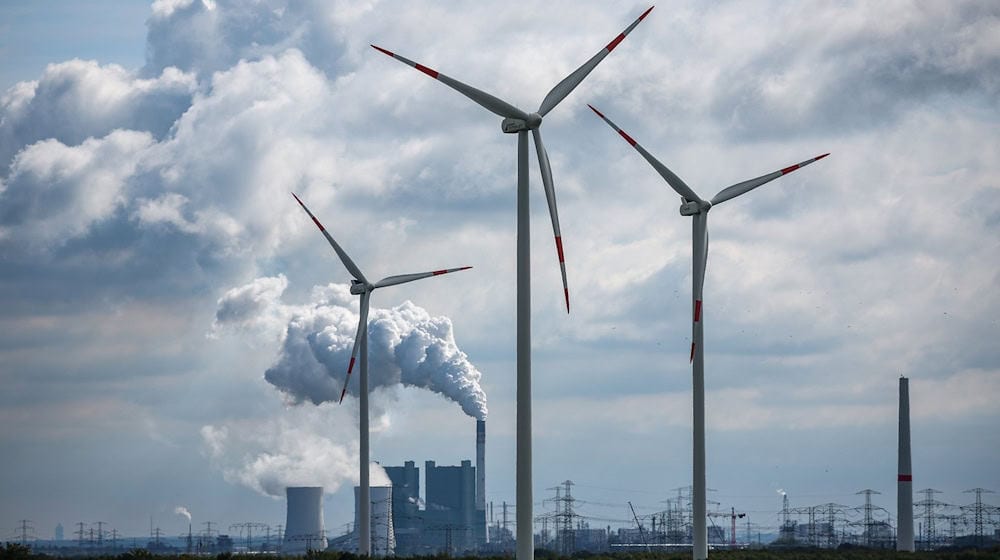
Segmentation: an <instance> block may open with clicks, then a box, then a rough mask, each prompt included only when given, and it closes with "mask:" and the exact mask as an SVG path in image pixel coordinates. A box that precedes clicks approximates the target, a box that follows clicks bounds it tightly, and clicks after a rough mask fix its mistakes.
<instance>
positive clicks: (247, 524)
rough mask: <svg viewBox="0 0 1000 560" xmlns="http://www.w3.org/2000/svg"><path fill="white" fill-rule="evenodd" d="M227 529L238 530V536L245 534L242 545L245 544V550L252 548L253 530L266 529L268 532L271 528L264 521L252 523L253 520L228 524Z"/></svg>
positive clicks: (248, 550) (241, 536)
mask: <svg viewBox="0 0 1000 560" xmlns="http://www.w3.org/2000/svg"><path fill="white" fill-rule="evenodd" d="M229 529H230V530H232V529H237V530H238V531H239V535H240V538H243V535H244V533H245V534H246V540H244V541H243V543H244V546H246V549H247V552H250V551H251V550H253V531H254V530H257V531H258V532H259V531H264V530H266V531H268V533H270V530H271V528H270V527H269V526H268V525H265V524H264V523H254V522H253V521H244V522H243V523H233V524H232V525H230V526H229ZM269 536H270V535H269Z"/></svg>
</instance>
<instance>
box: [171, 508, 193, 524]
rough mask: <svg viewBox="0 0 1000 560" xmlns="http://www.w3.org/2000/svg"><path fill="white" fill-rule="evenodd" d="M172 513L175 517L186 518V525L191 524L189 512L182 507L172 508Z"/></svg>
mask: <svg viewBox="0 0 1000 560" xmlns="http://www.w3.org/2000/svg"><path fill="white" fill-rule="evenodd" d="M174 513H175V514H177V515H183V516H184V517H187V520H188V523H191V512H190V511H188V508H186V507H184V506H177V507H175V508H174Z"/></svg>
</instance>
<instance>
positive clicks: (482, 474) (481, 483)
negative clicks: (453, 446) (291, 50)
mask: <svg viewBox="0 0 1000 560" xmlns="http://www.w3.org/2000/svg"><path fill="white" fill-rule="evenodd" d="M476 523H477V525H480V526H479V527H477V531H476V533H478V534H479V535H480V538H479V540H480V541H481V542H489V531H488V530H487V528H486V420H476Z"/></svg>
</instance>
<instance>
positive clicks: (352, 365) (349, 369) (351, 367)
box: [344, 357, 354, 385]
mask: <svg viewBox="0 0 1000 560" xmlns="http://www.w3.org/2000/svg"><path fill="white" fill-rule="evenodd" d="M352 369H354V358H353V357H352V358H351V363H350V364H349V365H348V366H347V375H350V374H351V370H352ZM344 384H345V385H346V384H347V381H344Z"/></svg>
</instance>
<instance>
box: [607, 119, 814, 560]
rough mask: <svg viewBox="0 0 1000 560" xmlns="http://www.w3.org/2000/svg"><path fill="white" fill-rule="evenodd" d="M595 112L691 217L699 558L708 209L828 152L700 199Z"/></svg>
mask: <svg viewBox="0 0 1000 560" xmlns="http://www.w3.org/2000/svg"><path fill="white" fill-rule="evenodd" d="M588 107H590V108H591V109H592V110H593V111H594V112H595V113H597V116H599V117H601V118H602V119H604V122H606V123H608V124H609V125H611V128H613V129H615V131H616V132H618V134H620V135H621V137H622V138H624V139H625V141H626V142H628V143H629V144H631V145H632V147H633V148H635V149H636V151H637V152H639V153H640V154H642V157H644V158H646V161H648V162H649V164H650V165H652V166H653V168H654V169H656V171H657V173H659V174H660V176H661V177H663V178H664V179H665V180H666V181H667V183H668V184H669V185H670V187H671V188H673V189H674V190H675V191H676V192H677V194H679V195H681V208H680V212H681V216H691V217H692V218H693V220H692V237H693V239H692V255H691V256H692V259H693V260H694V263H693V266H692V275H691V277H692V282H693V286H692V293H691V299H692V308H693V322H692V331H693V332H692V336H691V358H690V359H691V362H692V364H693V372H692V378H693V379H692V381H693V393H694V459H693V461H692V463H693V466H694V484H693V496H692V501H693V502H694V504H693V505H694V512H693V515H694V547H693V552H694V558H695V559H696V560H700V559H702V558H707V557H708V529H707V510H706V503H705V500H706V495H705V346H704V344H703V340H704V330H703V325H704V323H703V321H702V289H703V288H704V286H705V264H706V262H707V260H708V211H709V209H711V208H712V206H714V205H716V204H719V203H721V202H725V201H727V200H729V199H731V198H736V197H737V196H740V195H741V194H745V193H747V192H749V191H751V190H753V189H756V188H757V187H759V186H761V185H763V184H764V183H768V182H770V181H773V180H775V179H777V178H778V177H781V176H782V175H787V174H789V173H791V172H792V171H795V170H796V169H799V168H802V167H805V166H806V165H809V164H810V163H812V162H814V161H817V160H821V159H823V158H825V157H826V156H828V155H830V154H823V155H821V156H817V157H814V158H812V159H808V160H806V161H803V162H802V163H798V164H795V165H791V166H789V167H786V168H784V169H781V170H778V171H775V172H773V173H768V174H767V175H761V176H760V177H757V178H756V179H750V180H747V181H743V182H740V183H736V184H735V185H732V186H729V187H726V188H724V189H722V190H721V191H719V194H717V195H715V196H714V197H712V200H710V201H706V200H702V198H701V197H699V196H698V195H697V194H695V192H694V191H693V190H691V187H689V186H687V184H686V183H685V182H684V181H682V180H681V179H680V177H678V176H677V175H675V174H674V172H673V171H671V170H669V169H667V167H666V166H665V165H663V164H662V163H660V162H659V161H658V160H657V159H656V158H654V157H653V156H652V155H651V154H650V153H649V152H647V151H646V150H645V148H643V147H642V146H640V145H639V143H637V142H636V141H635V140H634V139H633V138H632V137H631V136H629V135H628V134H627V133H626V132H625V131H624V130H622V129H620V128H618V125H616V124H615V123H613V122H611V120H610V119H608V118H607V117H605V116H604V114H603V113H601V112H600V111H598V110H597V109H595V108H594V107H593V106H592V105H588Z"/></svg>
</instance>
